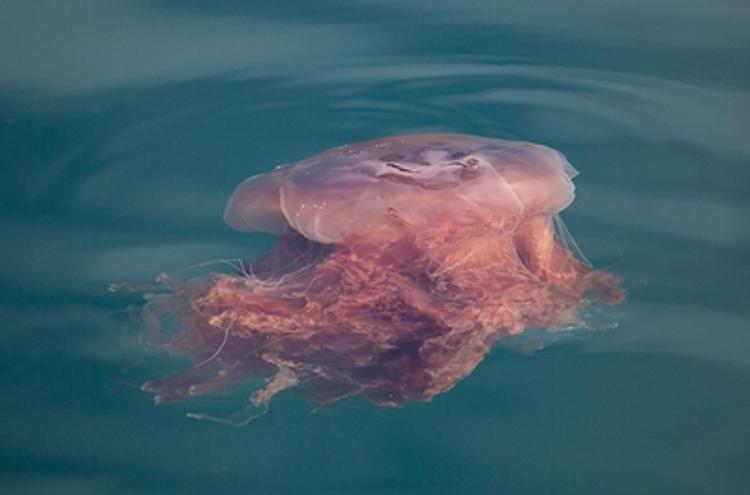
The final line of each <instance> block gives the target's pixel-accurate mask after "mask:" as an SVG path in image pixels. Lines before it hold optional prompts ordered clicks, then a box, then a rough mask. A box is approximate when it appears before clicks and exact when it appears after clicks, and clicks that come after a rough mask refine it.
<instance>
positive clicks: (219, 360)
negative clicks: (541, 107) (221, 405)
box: [144, 134, 623, 409]
mask: <svg viewBox="0 0 750 495" xmlns="http://www.w3.org/2000/svg"><path fill="white" fill-rule="evenodd" d="M576 174H577V172H576V171H575V169H574V168H573V167H572V166H571V165H570V164H569V163H568V162H567V161H566V160H565V158H564V157H563V156H562V155H561V154H560V153H558V152H556V151H554V150H552V149H550V148H547V147H544V146H539V145H534V144H529V143H522V142H513V141H503V140H498V139H489V138H482V137H475V136H465V135H455V134H420V135H410V136H398V137H391V138H384V139H377V140H372V141H367V142H363V143H357V144H353V145H349V146H344V147H340V148H335V149H332V150H329V151H326V152H324V153H322V154H319V155H317V156H314V157H312V158H309V159H306V160H303V161H301V162H299V163H296V164H293V165H289V166H284V167H279V168H277V169H276V170H274V171H272V172H270V173H268V174H263V175H259V176H255V177H251V178H250V179H248V180H246V181H245V182H243V183H242V184H241V185H240V186H239V187H238V188H237V190H236V191H235V193H234V195H233V196H232V197H231V198H230V200H229V203H228V204H227V209H226V213H225V220H226V221H227V223H228V224H229V225H230V226H232V227H233V228H236V229H238V230H243V231H266V232H272V233H276V234H278V235H279V236H280V237H279V240H278V243H277V244H276V246H275V247H274V249H273V250H272V251H271V252H270V253H269V254H267V255H266V256H265V257H264V258H262V259H260V260H259V261H257V262H253V263H249V262H244V263H241V265H240V266H239V269H238V271H237V273H235V274H212V275H211V276H208V277H203V278H200V279H197V280H193V281H191V282H188V283H186V284H182V285H178V284H176V283H175V282H173V281H171V280H163V288H164V289H165V291H166V294H162V295H161V296H160V297H152V299H151V300H152V302H151V303H150V304H148V305H147V306H146V308H145V310H144V317H145V319H146V322H147V324H148V326H149V328H150V329H151V331H152V332H154V334H153V335H157V334H163V332H160V331H161V330H162V327H163V325H164V324H165V323H164V318H163V316H164V315H165V314H170V315H176V316H175V319H176V321H174V322H173V323H176V324H177V327H178V331H177V333H176V334H175V335H173V336H172V337H170V338H169V347H170V349H171V350H173V351H175V352H178V353H184V354H188V355H190V356H192V357H193V359H194V364H193V366H192V367H191V368H190V369H188V370H186V371H184V372H182V373H180V374H177V375H174V376H172V377H168V378H166V379H164V380H161V381H158V382H150V383H147V384H146V385H144V388H145V389H146V390H148V391H151V392H153V393H155V394H156V401H157V402H162V401H165V400H179V399H184V398H187V397H190V396H194V395H199V394H204V393H207V392H209V391H212V390H214V389H216V388H219V387H223V386H226V385H228V384H231V383H233V382H236V381H238V380H241V379H244V378H247V377H249V376H258V377H264V378H265V379H266V386H265V387H264V388H261V389H260V390H257V391H256V392H255V393H254V394H253V395H252V397H251V399H250V402H251V404H252V405H253V406H256V407H258V408H260V409H263V408H264V407H265V406H266V405H267V403H268V401H269V400H270V399H271V398H272V397H273V396H274V395H275V394H276V393H278V392H279V391H281V390H283V389H285V388H289V387H293V386H295V387H297V390H298V391H299V392H300V393H301V394H303V395H305V396H306V397H308V398H310V399H311V400H313V401H315V402H316V403H318V404H321V405H322V404H327V403H330V402H333V401H336V400H338V399H341V398H343V397H347V396H350V395H355V394H359V395H361V396H364V397H366V398H368V399H370V400H371V401H373V402H375V403H376V404H378V405H382V406H397V405H400V404H402V403H403V402H404V401H406V400H409V399H414V400H421V401H425V400H430V399H431V398H432V397H434V396H435V395H437V394H439V393H442V392H445V391H446V390H449V389H450V388H451V387H453V386H454V385H455V384H456V382H457V381H459V380H461V379H462V378H464V377H465V376H467V375H468V374H470V373H471V372H472V371H473V370H474V368H475V367H476V366H477V364H478V363H479V362H480V361H481V360H482V358H483V357H484V356H485V354H486V353H487V352H488V351H489V350H490V348H491V347H492V345H493V343H494V342H496V341H497V340H498V339H500V338H502V337H503V336H505V335H509V334H518V333H521V332H523V331H524V330H525V329H527V328H530V327H547V328H550V329H555V328H561V327H569V326H571V325H579V324H582V323H583V322H581V321H580V316H579V315H580V313H581V310H582V308H584V307H585V306H587V305H588V304H589V303H590V302H591V300H592V299H597V300H599V301H601V302H604V303H606V304H616V303H619V302H620V301H621V300H622V297H623V296H622V292H621V289H620V284H619V280H618V279H617V278H616V277H615V276H614V275H611V274H608V273H604V272H599V271H594V270H592V269H591V267H590V266H589V265H588V264H587V263H586V262H585V261H584V260H583V259H581V258H580V257H577V256H575V255H574V254H573V252H572V251H571V246H573V244H572V239H570V238H568V237H566V234H565V232H566V231H565V229H564V227H563V225H562V222H561V220H560V218H559V216H558V213H559V212H560V211H561V210H562V209H563V208H565V207H566V206H568V205H569V204H570V203H571V202H572V201H573V198H574V187H573V183H572V178H573V177H574V176H575V175H576Z"/></svg>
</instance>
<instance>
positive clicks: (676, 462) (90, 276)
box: [0, 0, 750, 495]
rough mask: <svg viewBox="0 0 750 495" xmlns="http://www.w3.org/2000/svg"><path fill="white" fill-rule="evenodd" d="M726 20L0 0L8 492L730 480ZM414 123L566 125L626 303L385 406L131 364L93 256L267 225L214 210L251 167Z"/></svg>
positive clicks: (735, 478) (192, 250)
mask: <svg viewBox="0 0 750 495" xmlns="http://www.w3.org/2000/svg"><path fill="white" fill-rule="evenodd" d="M748 24H750V4H748V3H747V2H746V1H744V0H729V1H726V2H721V3H718V4H717V3H712V2H708V1H707V0H703V1H700V0H686V1H677V0H663V1H661V2H647V1H645V0H634V1H632V2H615V1H593V0H571V1H569V2H561V1H560V2H558V1H551V2H541V1H536V0H535V1H530V2H501V1H490V0H487V1H483V2H472V1H468V2H459V1H434V2H418V1H415V0H405V1H404V0H402V1H391V0H381V1H353V2H331V1H323V2H304V1H299V2H285V3H273V2H256V1H251V2H245V1H239V0H220V1H215V2H198V1H195V0H189V1H176V0H156V1H153V2H143V1H138V0H132V1H127V0H100V1H97V2H87V1H84V0H71V1H67V2H57V1H53V0H39V1H35V2H27V1H22V0H8V1H5V2H3V3H2V4H0V202H1V203H0V205H1V207H2V208H1V209H0V225H1V226H2V238H1V240H0V248H1V249H2V250H1V251H0V253H1V254H2V257H0V284H1V285H0V287H2V292H1V293H0V317H2V321H3V325H2V333H0V353H2V364H0V383H1V384H2V399H0V491H2V493H24V494H34V493H39V494H56V493H75V494H82V495H85V494H94V493H96V494H98V493H112V494H126V493H127V494H131V493H139V494H140V493H143V494H185V493H197V494H202V493H210V494H213V495H221V494H239V493H243V494H244V493H263V494H266V493H269V494H289V493H305V494H308V493H316V494H317V493H321V494H329V493H330V494H344V493H372V494H376V493H377V494H381V493H382V494H385V493H408V494H417V493H430V494H442V493H445V494H458V493H470V494H476V493H492V494H497V493H512V494H520V493H529V494H536V493H561V494H562V493H565V494H567V493H570V494H576V495H582V494H602V493H606V494H633V493H639V494H664V493H680V494H717V493H720V494H746V493H750V422H748V411H750V317H749V316H750V254H749V252H750V220H748V219H749V218H750V199H749V196H748V195H749V194H750V139H748V130H749V129H750V65H749V64H748V57H747V49H748V47H749V46H750V30H748V29H747V25H748ZM420 132H451V133H453V132H455V133H467V134H476V135H483V136H491V137H497V138H502V139H510V140H525V141H533V142H537V143H543V144H545V145H548V146H550V147H552V148H554V149H557V150H560V151H561V152H563V153H564V154H565V155H566V156H567V157H568V159H569V160H570V162H571V163H572V164H573V165H574V166H575V167H576V168H577V169H578V170H579V171H580V172H581V175H580V176H579V177H577V178H576V187H577V190H576V193H577V199H576V201H575V203H573V204H572V205H571V206H570V207H569V208H568V209H567V210H565V212H564V213H563V218H564V220H565V222H566V224H567V226H568V227H569V229H570V230H571V232H572V233H573V235H574V236H575V238H576V240H577V241H578V243H579V245H580V247H581V249H582V250H583V252H584V253H585V254H586V255H587V257H588V258H589V259H590V260H591V262H592V263H593V264H594V265H595V266H597V267H600V268H603V269H606V270H608V271H612V272H614V273H617V274H618V275H619V276H621V277H622V278H623V280H624V283H625V290H626V302H625V303H624V304H622V305H621V306H618V308H617V310H616V312H617V314H615V315H612V314H606V315H603V316H602V319H603V321H602V324H601V325H598V327H599V329H598V330H591V331H580V332H577V333H576V332H573V333H568V334H566V335H565V336H564V338H552V337H550V336H545V335H544V334H538V335H537V336H536V337H534V338H531V337H527V338H526V339H523V338H521V339H519V340H516V341H513V340H511V341H508V342H505V343H504V344H502V345H500V346H499V347H498V348H497V349H495V350H494V351H493V352H492V353H491V354H490V355H489V356H488V357H487V358H486V359H485V360H484V362H482V363H481V364H480V365H479V367H478V368H477V370H476V371H475V372H474V373H473V374H472V375H471V376H470V377H468V378H466V379H465V380H463V381H462V382H460V383H459V384H458V385H457V386H456V388H455V389H453V390H451V391H450V392H448V393H445V394H442V395H440V396H438V397H436V398H435V399H434V400H433V401H432V402H431V403H410V404H407V405H406V406H405V407H403V408H400V409H388V410H381V409H378V408H376V407H374V406H372V405H370V404H368V403H366V402H364V401H362V400H356V399H354V400H351V401H347V402H343V403H341V404H337V405H336V406H335V407H331V408H328V409H323V410H321V411H320V412H318V413H317V414H310V409H311V408H310V405H309V404H307V403H305V402H304V401H302V400H300V399H297V398H295V397H294V396H292V395H289V394H287V395H284V394H282V395H280V396H279V397H278V398H277V399H275V400H274V403H273V405H272V407H271V410H270V411H269V413H268V414H267V415H265V416H263V417H262V418H260V419H258V420H256V421H255V422H253V423H251V424H249V425H248V426H246V427H244V428H231V427H226V426H221V425H217V424H214V423H210V422H203V421H195V420H190V419H188V418H186V417H185V414H186V413H187V412H194V411H197V412H201V413H210V414H218V415H221V414H231V413H232V412H235V410H236V405H237V403H238V401H239V402H241V401H242V400H244V399H243V398H244V397H246V396H247V391H248V390H252V389H253V388H255V387H256V386H257V383H249V384H247V387H244V386H243V385H240V386H237V387H235V388H233V389H232V390H231V391H228V392H227V393H226V394H224V395H220V396H218V397H213V398H197V399H195V400H191V401H188V402H187V403H179V404H166V405H161V406H159V407H155V406H154V405H153V404H152V403H151V401H150V397H149V396H148V394H144V393H143V392H141V391H140V390H138V387H139V385H140V384H141V383H142V382H144V381H147V380H150V379H155V378H158V377H160V376H163V375H165V374H167V373H169V372H170V371H175V370H176V369H179V368H181V367H183V366H184V365H185V362H184V361H183V360H181V359H180V358H174V357H171V356H169V355H167V354H165V353H163V352H161V351H160V350H159V349H154V348H152V347H150V346H148V345H144V344H143V343H141V342H140V341H139V329H138V328H133V326H132V325H131V324H130V321H131V319H130V315H129V313H128V310H127V307H128V306H129V305H133V304H140V303H141V301H140V299H139V297H136V296H135V295H132V296H131V295H128V294H111V293H108V292H107V286H108V285H109V284H110V283H113V282H130V283H134V284H137V283H144V282H145V283H148V282H150V281H152V280H153V279H154V277H155V276H156V275H157V274H158V273H160V272H168V273H172V274H175V275H177V276H180V277H188V276H190V275H191V274H192V273H195V274H198V273H201V272H202V271H203V272H205V270H206V268H205V267H202V266H199V265H201V264H202V263H204V262H206V261H208V260H212V259H217V258H222V259H233V258H254V257H256V256H258V255H260V254H262V253H264V252H266V251H267V250H268V249H269V248H270V246H271V244H272V241H273V239H272V237H271V236H268V235H261V234H258V235H256V234H243V233H239V232H234V231H232V230H231V229H229V228H228V227H227V226H226V225H225V224H224V223H223V222H222V213H223V208H224V204H225V201H226V200H227V198H228V197H229V195H230V194H231V193H232V191H233V189H234V187H235V186H236V184H238V183H239V182H240V181H241V180H242V179H244V178H245V177H248V176H250V175H252V174H255V173H260V172H266V171H269V170H271V169H272V168H273V167H274V166H276V165H279V164H283V163H289V162H295V161H298V160H300V159H303V158H305V157H307V156H311V155H313V154H315V153H317V152H320V151H323V150H325V149H328V148H331V147H333V146H338V145H342V144H346V143H351V142H357V141H361V140H365V139H370V138H375V137H380V136H387V135H395V134H406V133H420ZM613 317H614V318H615V319H616V320H617V321H618V322H619V325H617V326H616V328H607V327H609V326H611V325H610V323H611V319H612V318H613ZM592 318H596V315H592Z"/></svg>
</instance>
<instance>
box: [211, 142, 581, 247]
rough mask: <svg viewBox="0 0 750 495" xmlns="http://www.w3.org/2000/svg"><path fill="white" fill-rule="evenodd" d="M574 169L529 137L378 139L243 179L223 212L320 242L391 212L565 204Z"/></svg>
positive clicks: (467, 216)
mask: <svg viewBox="0 0 750 495" xmlns="http://www.w3.org/2000/svg"><path fill="white" fill-rule="evenodd" d="M576 174H577V172H576V170H575V169H574V168H573V167H572V166H571V165H570V164H569V163H568V162H567V161H566V160H565V158H564V157H563V156H562V155H561V154H559V153H557V152H556V151H554V150H552V149H550V148H547V147H544V146H540V145H534V144H530V143H520V142H513V141H503V140H500V139H489V138H478V137H474V136H462V135H453V134H417V135H412V136H400V137H395V138H383V139H375V140H372V141H367V142H364V143H359V144H355V145H350V146H344V147H340V148H334V149H332V150H329V151H326V152H324V153H321V154H319V155H316V156H313V157H311V158H308V159H306V160H303V161H302V162H299V163H297V164H295V165H293V166H291V167H289V166H287V167H280V168H277V169H276V170H275V171H273V172H271V173H269V174H264V175H260V176H255V177H252V178H250V179H248V180H246V181H245V182H243V183H242V184H241V185H240V186H239V187H238V188H237V190H236V191H235V192H234V194H233V195H232V197H231V198H230V200H229V202H228V203H227V208H226V211H225V216H224V218H225V220H226V222H227V223H228V224H229V225H230V226H231V227H233V228H235V229H238V230H242V231H267V232H273V233H280V232H281V231H282V230H283V229H284V228H285V227H286V226H289V227H290V228H292V229H294V230H296V231H297V232H299V233H300V234H302V235H303V236H305V237H306V238H308V239H311V240H313V241H315V242H320V243H324V244H330V243H336V242H339V241H341V240H342V239H343V238H344V237H346V236H348V235H352V234H357V233H364V232H370V231H372V230H375V229H377V228H379V227H381V226H382V225H383V224H385V223H387V222H388V221H389V218H393V217H394V216H395V215H397V216H398V217H399V218H401V219H403V220H404V221H406V222H408V223H410V224H412V225H414V226H415V227H416V228H428V229H429V228H430V227H431V226H438V227H439V228H442V226H443V225H444V223H445V222H448V223H450V224H456V225H461V224H464V223H472V222H473V223H477V222H482V221H492V220H494V221H496V222H500V223H503V224H505V223H507V222H508V221H509V220H512V219H516V220H517V219H520V218H521V217H523V216H530V215H532V214H535V213H550V214H552V213H556V212H559V211H560V210H562V209H563V208H565V207H566V206H568V205H569V204H570V203H571V202H572V201H573V198H574V187H573V183H572V180H571V179H572V177H574V176H575V175H576ZM438 191H443V192H438Z"/></svg>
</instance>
